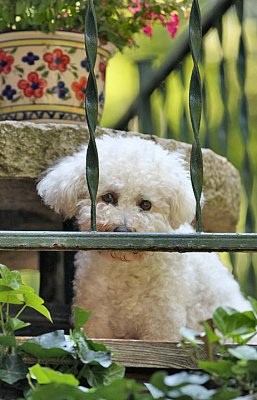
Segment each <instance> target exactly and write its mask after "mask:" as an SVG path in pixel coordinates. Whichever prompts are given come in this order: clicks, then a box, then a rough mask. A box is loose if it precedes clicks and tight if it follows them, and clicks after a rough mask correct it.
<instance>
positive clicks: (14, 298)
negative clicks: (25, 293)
mask: <svg viewBox="0 0 257 400" xmlns="http://www.w3.org/2000/svg"><path fill="white" fill-rule="evenodd" d="M0 302H1V303H8V304H24V302H23V300H21V296H20V295H16V294H12V291H5V292H0Z"/></svg>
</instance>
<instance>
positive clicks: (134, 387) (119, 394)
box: [84, 379, 147, 400]
mask: <svg viewBox="0 0 257 400" xmlns="http://www.w3.org/2000/svg"><path fill="white" fill-rule="evenodd" d="M144 391H145V387H144V386H142V385H139V384H138V383H136V382H135V381H133V380H128V379H121V380H116V381H114V382H112V383H111V384H110V385H108V386H104V387H99V388H96V389H91V391H90V392H88V393H86V394H85V395H84V396H85V397H84V399H85V400H87V399H90V400H100V399H101V400H102V399H104V400H128V399H137V398H138V397H136V395H137V394H140V393H143V392H144ZM139 398H140V397H139ZM144 398H145V397H144ZM146 398H147V397H146ZM142 400H143V399H142Z"/></svg>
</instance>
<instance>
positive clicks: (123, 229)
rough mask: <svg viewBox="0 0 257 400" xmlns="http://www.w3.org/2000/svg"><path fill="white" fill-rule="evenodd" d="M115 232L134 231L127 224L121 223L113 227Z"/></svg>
mask: <svg viewBox="0 0 257 400" xmlns="http://www.w3.org/2000/svg"><path fill="white" fill-rule="evenodd" d="M113 232H132V229H130V228H128V227H127V226H126V225H119V226H116V228H114V229H113Z"/></svg>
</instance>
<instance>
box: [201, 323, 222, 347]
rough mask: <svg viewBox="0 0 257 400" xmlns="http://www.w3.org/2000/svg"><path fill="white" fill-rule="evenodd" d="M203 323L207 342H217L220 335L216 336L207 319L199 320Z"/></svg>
mask: <svg viewBox="0 0 257 400" xmlns="http://www.w3.org/2000/svg"><path fill="white" fill-rule="evenodd" d="M201 325H203V327H204V330H205V333H206V336H207V339H208V342H209V343H217V342H218V341H219V340H220V336H218V335H217V334H216V333H215V332H214V330H213V329H212V328H211V326H210V324H209V323H208V322H207V321H203V322H201Z"/></svg>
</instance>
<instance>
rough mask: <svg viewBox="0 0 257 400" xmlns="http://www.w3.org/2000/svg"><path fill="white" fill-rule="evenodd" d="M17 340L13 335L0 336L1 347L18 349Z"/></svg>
mask: <svg viewBox="0 0 257 400" xmlns="http://www.w3.org/2000/svg"><path fill="white" fill-rule="evenodd" d="M16 344H17V343H16V338H15V336H11V335H0V345H1V346H5V347H16Z"/></svg>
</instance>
